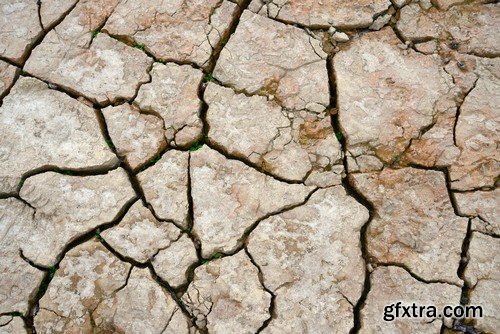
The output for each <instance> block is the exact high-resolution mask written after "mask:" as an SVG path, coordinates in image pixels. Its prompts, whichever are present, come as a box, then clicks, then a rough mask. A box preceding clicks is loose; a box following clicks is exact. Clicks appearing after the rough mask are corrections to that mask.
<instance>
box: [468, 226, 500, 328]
mask: <svg viewBox="0 0 500 334" xmlns="http://www.w3.org/2000/svg"><path fill="white" fill-rule="evenodd" d="M499 249H500V240H499V239H498V238H492V237H490V236H486V235H484V234H482V233H478V232H473V233H472V238H471V241H470V245H469V252H468V256H469V263H468V264H467V267H466V268H465V273H464V276H465V280H466V281H467V282H468V283H469V286H471V287H472V291H471V293H470V300H469V303H470V304H471V305H481V307H482V308H483V312H484V313H483V318H479V319H475V321H476V322H475V325H474V328H476V329H477V330H478V331H480V332H482V333H494V332H496V331H497V330H498V328H500V317H499V316H498V313H497V312H496V310H498V309H499V308H500V301H499V299H498V297H497V295H498V293H497V292H498V290H499V289H500V275H499V273H500V255H499V254H498V250H499Z"/></svg>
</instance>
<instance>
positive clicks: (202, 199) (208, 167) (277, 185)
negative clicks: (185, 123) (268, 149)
mask: <svg viewBox="0 0 500 334" xmlns="http://www.w3.org/2000/svg"><path fill="white" fill-rule="evenodd" d="M190 173H191V180H192V190H191V196H192V197H193V205H194V208H193V209H194V226H193V233H195V234H196V235H197V236H198V237H199V239H200V241H201V244H202V254H203V257H205V258H209V257H210V256H212V254H214V253H215V252H225V253H227V252H231V251H232V250H234V249H235V248H236V247H237V246H239V245H240V243H241V238H242V237H243V234H244V233H245V231H246V230H247V229H248V228H249V227H250V226H252V225H253V224H254V223H255V222H257V221H258V220H259V219H262V218H263V217H265V216H266V215H268V214H271V213H273V212H278V211H280V210H283V209H284V208H287V207H290V206H292V205H297V204H300V203H301V202H302V201H304V200H305V198H306V196H307V195H308V194H309V193H310V192H311V191H312V190H313V188H312V187H306V186H303V185H300V184H287V183H284V182H280V181H278V180H275V179H273V178H272V177H270V176H267V175H265V174H262V173H259V172H258V171H256V170H254V169H252V168H250V167H248V166H246V165H245V164H244V163H242V162H239V161H237V160H228V159H226V158H225V157H224V156H223V155H221V154H219V153H217V152H216V151H214V150H212V149H209V148H207V147H206V146H204V147H202V148H201V149H200V150H198V151H196V152H192V153H191V171H190ZM163 198H168V197H163Z"/></svg>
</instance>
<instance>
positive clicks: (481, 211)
mask: <svg viewBox="0 0 500 334" xmlns="http://www.w3.org/2000/svg"><path fill="white" fill-rule="evenodd" d="M454 196H455V200H456V202H457V208H458V211H459V212H460V214H461V215H467V216H476V217H480V220H476V222H477V224H473V229H475V230H479V231H480V232H484V233H492V234H496V235H500V221H499V220H498V217H500V189H499V188H496V189H495V190H491V191H474V192H466V193H454Z"/></svg>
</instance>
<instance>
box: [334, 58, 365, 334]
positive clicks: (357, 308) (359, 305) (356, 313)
mask: <svg viewBox="0 0 500 334" xmlns="http://www.w3.org/2000/svg"><path fill="white" fill-rule="evenodd" d="M327 70H328V78H329V86H330V108H332V109H338V94H337V85H336V73H335V68H334V67H333V56H331V55H330V56H328V58H327ZM330 117H331V123H332V127H333V129H334V132H335V134H336V137H337V140H338V141H339V142H340V146H341V148H342V163H343V165H344V171H345V174H346V176H345V177H344V178H343V179H342V186H343V187H344V189H345V191H346V193H347V194H348V195H349V196H351V197H353V198H354V199H355V200H356V201H357V202H358V203H359V204H361V205H362V206H364V207H365V208H366V209H367V210H368V214H369V216H368V220H367V221H366V222H365V223H364V224H363V226H362V227H361V229H360V232H359V240H360V245H361V255H362V257H363V260H364V263H365V280H364V283H363V289H362V292H361V296H360V297H359V299H358V301H357V302H356V303H355V305H354V307H353V327H352V328H351V330H350V331H349V333H350V334H355V333H359V331H360V329H361V326H362V319H361V311H362V309H363V307H364V305H365V302H366V298H367V297H368V293H369V292H370V289H371V280H370V275H371V273H370V271H371V266H372V265H371V263H372V259H371V256H370V254H369V252H368V236H367V230H368V226H369V225H370V223H371V221H372V220H373V217H374V215H375V207H374V205H373V204H372V203H371V202H370V201H369V200H368V199H367V198H366V197H365V196H364V195H363V193H362V192H361V191H359V190H358V189H357V188H356V187H355V185H354V182H353V180H352V177H350V175H349V169H348V165H347V152H348V151H347V137H346V132H345V130H344V129H343V128H342V124H341V123H340V119H339V114H338V112H337V113H335V114H332V115H331V116H330Z"/></svg>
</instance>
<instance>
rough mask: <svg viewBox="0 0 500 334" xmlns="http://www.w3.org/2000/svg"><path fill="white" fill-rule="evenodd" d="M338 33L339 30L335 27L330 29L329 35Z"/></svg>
mask: <svg viewBox="0 0 500 334" xmlns="http://www.w3.org/2000/svg"><path fill="white" fill-rule="evenodd" d="M336 31H337V29H335V27H330V28H328V33H329V34H330V35H333V34H335V32H336Z"/></svg>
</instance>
